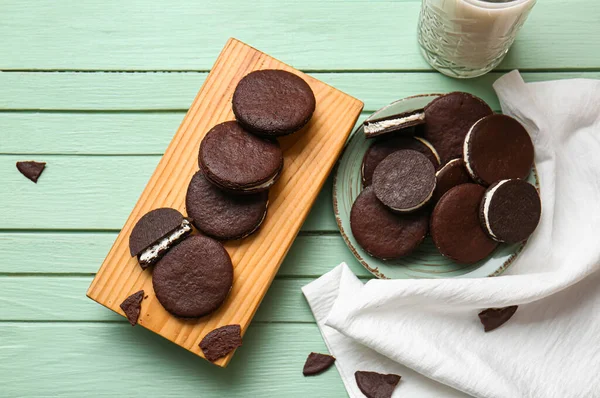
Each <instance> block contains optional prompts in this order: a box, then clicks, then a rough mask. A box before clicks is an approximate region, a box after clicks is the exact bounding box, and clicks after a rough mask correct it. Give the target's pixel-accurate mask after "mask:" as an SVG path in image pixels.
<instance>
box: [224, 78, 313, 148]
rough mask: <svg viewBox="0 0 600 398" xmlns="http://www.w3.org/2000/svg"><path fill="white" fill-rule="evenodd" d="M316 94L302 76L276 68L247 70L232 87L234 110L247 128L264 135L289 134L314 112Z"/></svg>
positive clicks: (304, 122) (307, 120) (239, 120)
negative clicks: (234, 86) (233, 89)
mask: <svg viewBox="0 0 600 398" xmlns="http://www.w3.org/2000/svg"><path fill="white" fill-rule="evenodd" d="M315 105H316V101H315V95H314V94H313V92H312V90H311V88H310V86H309V85H308V83H306V82H305V81H304V80H303V79H302V78H301V77H299V76H297V75H295V74H293V73H290V72H287V71H284V70H278V69H265V70H258V71H254V72H250V73H249V74H247V75H246V76H244V78H242V80H240V82H239V83H238V85H237V87H236V88H235V92H234V93H233V101H232V106H233V113H234V114H235V118H236V119H237V121H238V122H239V123H240V124H241V125H242V126H244V128H246V129H247V130H248V131H251V132H252V133H254V134H259V135H263V136H267V137H277V136H282V135H287V134H292V133H294V132H296V131H298V130H300V129H301V128H302V127H304V126H305V125H306V124H307V123H308V122H309V120H310V119H311V117H312V115H313V112H314V111H315Z"/></svg>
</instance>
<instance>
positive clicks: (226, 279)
mask: <svg viewBox="0 0 600 398" xmlns="http://www.w3.org/2000/svg"><path fill="white" fill-rule="evenodd" d="M232 283H233V265H232V264H231V259H230V258H229V254H228V253H227V251H226V250H225V248H224V247H223V245H222V244H221V243H219V241H216V240H214V239H212V238H209V237H207V236H202V235H194V236H191V237H189V238H187V239H186V240H184V241H183V242H181V243H180V244H178V245H177V246H175V247H174V248H173V249H171V250H169V252H168V253H167V254H166V255H165V256H164V257H163V258H162V259H161V260H160V261H159V262H158V263H157V264H156V266H155V267H154V272H153V273H152V286H153V287H154V293H155V294H156V298H157V299H158V301H159V302H160V303H161V304H162V306H163V307H164V308H165V309H166V310H167V311H169V312H170V313H171V314H173V315H175V316H178V317H182V318H197V317H201V316H203V315H207V314H210V313H211V312H213V311H215V310H216V309H217V308H219V307H220V306H221V304H223V301H225V299H226V298H227V295H228V294H229V291H230V290H231V285H232Z"/></svg>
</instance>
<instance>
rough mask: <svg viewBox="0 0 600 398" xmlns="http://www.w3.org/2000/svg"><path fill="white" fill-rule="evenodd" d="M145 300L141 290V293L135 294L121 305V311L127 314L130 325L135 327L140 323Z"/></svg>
mask: <svg viewBox="0 0 600 398" xmlns="http://www.w3.org/2000/svg"><path fill="white" fill-rule="evenodd" d="M143 299H144V291H143V290H140V291H139V292H135V293H133V294H132V295H131V296H129V297H127V298H126V299H125V300H124V301H123V302H122V303H121V309H122V310H123V312H124V313H125V316H126V317H127V320H128V321H129V323H131V326H135V325H136V324H137V322H138V319H139V317H140V310H141V308H142V300H143Z"/></svg>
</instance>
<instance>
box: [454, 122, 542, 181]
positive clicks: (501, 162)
mask: <svg viewBox="0 0 600 398" xmlns="http://www.w3.org/2000/svg"><path fill="white" fill-rule="evenodd" d="M463 156H464V161H465V165H466V168H467V170H468V172H469V174H470V175H471V177H472V178H473V180H475V181H477V182H478V183H480V184H483V185H486V186H487V185H491V184H493V183H495V182H496V181H500V180H505V179H513V178H525V177H527V176H528V175H529V172H530V171H531V167H532V166H533V157H534V149H533V142H531V137H529V134H528V133H527V130H525V128H524V127H523V125H521V123H519V122H518V121H517V120H515V119H513V118H512V117H510V116H506V115H490V116H486V117H484V118H482V119H480V120H479V121H477V123H475V124H474V125H473V126H472V127H471V129H470V130H469V133H468V134H467V137H466V138H465V142H464V147H463Z"/></svg>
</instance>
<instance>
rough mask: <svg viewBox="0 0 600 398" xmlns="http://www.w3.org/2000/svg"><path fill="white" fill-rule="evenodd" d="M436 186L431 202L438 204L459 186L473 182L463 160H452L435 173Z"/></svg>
mask: <svg viewBox="0 0 600 398" xmlns="http://www.w3.org/2000/svg"><path fill="white" fill-rule="evenodd" d="M435 179H436V185H435V191H433V197H432V198H431V201H432V202H434V203H437V201H438V200H440V199H441V197H442V196H444V194H445V193H446V192H448V191H449V190H450V189H452V188H454V187H455V186H457V185H461V184H467V183H470V182H472V181H471V177H470V176H469V173H468V172H467V169H466V168H465V164H464V162H463V160H462V159H452V160H451V161H449V162H448V163H446V164H445V165H444V167H442V168H441V169H439V170H438V171H437V173H435Z"/></svg>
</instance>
